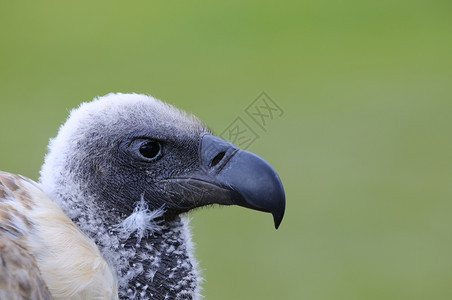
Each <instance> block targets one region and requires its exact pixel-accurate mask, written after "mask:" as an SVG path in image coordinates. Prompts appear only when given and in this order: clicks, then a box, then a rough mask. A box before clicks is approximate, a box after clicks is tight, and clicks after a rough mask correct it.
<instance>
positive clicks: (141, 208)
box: [113, 196, 165, 244]
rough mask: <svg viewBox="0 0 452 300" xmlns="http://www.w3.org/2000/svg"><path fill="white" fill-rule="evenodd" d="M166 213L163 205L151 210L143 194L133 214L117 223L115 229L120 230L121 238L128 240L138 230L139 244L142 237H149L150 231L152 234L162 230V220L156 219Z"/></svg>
mask: <svg viewBox="0 0 452 300" xmlns="http://www.w3.org/2000/svg"><path fill="white" fill-rule="evenodd" d="M164 213H165V210H164V208H163V207H161V208H158V209H156V210H153V211H150V210H149V207H148V205H147V203H146V202H145V201H144V197H143V196H141V200H140V201H139V202H137V206H136V207H135V209H134V210H133V212H132V214H131V215H130V216H128V217H127V218H126V219H125V220H124V221H122V222H121V223H119V224H118V225H115V226H114V228H113V229H114V230H115V231H117V232H118V236H119V238H121V239H123V240H127V239H128V238H129V237H130V235H131V234H132V233H134V232H136V237H137V243H138V244H139V243H140V242H141V239H142V238H143V237H147V236H148V234H149V233H150V234H152V233H154V232H157V231H160V230H161V226H160V223H161V221H160V220H157V221H156V220H155V219H157V218H160V217H161V216H163V214H164Z"/></svg>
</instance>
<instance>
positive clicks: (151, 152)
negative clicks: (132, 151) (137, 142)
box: [138, 141, 162, 159]
mask: <svg viewBox="0 0 452 300" xmlns="http://www.w3.org/2000/svg"><path fill="white" fill-rule="evenodd" d="M161 150H162V145H160V143H159V142H156V141H146V142H145V143H143V144H142V145H141V146H140V148H138V151H140V154H141V155H142V156H143V157H144V158H145V159H155V158H157V157H158V156H159V155H160V152H161Z"/></svg>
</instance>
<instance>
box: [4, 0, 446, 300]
mask: <svg viewBox="0 0 452 300" xmlns="http://www.w3.org/2000/svg"><path fill="white" fill-rule="evenodd" d="M0 43H1V44H0V101H1V106H0V128H1V130H0V140H1V150H0V169H2V170H6V171H10V172H15V173H20V174H23V175H26V176H29V177H31V178H33V179H37V178H38V172H39V168H40V165H41V164H42V161H43V157H44V154H45V153H46V144H47V141H48V139H49V138H50V137H52V136H54V135H55V134H56V132H57V129H58V126H59V125H60V124H61V123H62V122H63V121H64V119H65V118H66V117H67V114H68V111H69V110H70V109H71V108H73V107H75V106H77V105H78V104H79V103H80V102H82V101H88V100H90V99H92V98H93V97H95V96H98V95H103V94H106V93H108V92H112V91H121V92H140V93H147V94H152V95H154V96H155V97H157V98H160V99H163V100H165V101H168V102H170V103H172V104H174V105H176V106H178V107H181V108H183V109H185V110H188V111H190V112H193V113H195V114H196V115H197V116H199V117H200V118H201V119H202V120H204V121H205V122H206V123H207V124H209V126H210V127H211V128H212V129H213V130H214V131H215V132H217V133H221V132H222V131H223V130H224V129H225V128H226V127H227V126H228V125H229V124H230V123H231V122H232V121H233V120H234V119H235V118H236V117H238V116H240V117H243V119H244V120H245V121H247V122H248V121H249V119H246V117H247V116H246V114H245V112H244V109H245V108H246V107H247V106H248V105H249V104H250V103H251V102H252V101H253V100H254V99H255V98H256V97H257V96H258V95H259V94H260V93H261V92H262V91H265V92H267V94H268V95H269V96H270V97H271V98H272V99H273V100H274V101H275V102H276V103H277V104H278V105H279V106H280V107H281V108H282V109H283V110H284V115H283V116H282V117H280V118H275V119H274V120H273V121H272V122H270V123H269V124H268V126H267V127H266V131H265V132H264V131H262V130H260V129H259V128H257V129H256V132H257V133H258V134H259V135H260V138H259V139H258V140H257V141H256V142H255V143H254V144H253V145H252V147H251V148H250V150H251V151H254V152H256V153H258V154H259V155H261V156H263V157H264V158H265V159H267V160H268V161H269V162H270V163H271V164H272V165H273V166H274V167H275V168H276V169H277V171H278V172H279V174H280V176H281V178H282V180H283V183H284V185H285V188H286V192H287V210H286V217H285V220H284V221H283V223H282V225H281V227H280V229H279V230H278V231H275V230H274V229H273V224H272V220H271V216H270V215H267V214H263V213H259V212H255V211H250V210H245V209H241V208H234V207H222V208H208V209H199V210H197V211H195V212H192V213H191V217H192V219H193V221H192V228H193V233H194V241H195V243H196V244H197V251H196V255H197V257H198V259H199V261H200V266H201V268H202V269H203V275H204V278H205V282H204V284H203V287H204V292H203V293H204V295H205V296H206V298H207V299H215V300H220V299H310V300H312V299H452V234H451V230H452V217H451V214H452V197H451V196H452V180H451V179H452V176H451V175H452V172H451V167H452V159H451V155H452V141H451V127H452V120H451V119H452V118H451V114H452V104H451V100H452V99H451V94H452V2H451V1H435V0H433V1H427V0H425V1H416V0H415V1H400V0H396V1H394V0H392V1H388V0H383V1H352V0H343V1H331V0H323V1H291V2H289V1H281V2H277V1H274V2H270V1H80V0H79V1H28V2H27V1H5V0H1V1H0ZM249 124H250V125H251V126H253V124H252V122H250V123H249ZM254 126H255V124H254Z"/></svg>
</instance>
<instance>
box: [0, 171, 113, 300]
mask: <svg viewBox="0 0 452 300" xmlns="http://www.w3.org/2000/svg"><path fill="white" fill-rule="evenodd" d="M0 245H2V246H3V247H2V249H3V250H4V251H3V250H2V251H1V255H2V257H3V258H4V259H7V258H8V261H9V262H10V263H9V264H7V265H6V268H8V269H9V270H11V269H12V268H13V265H14V264H12V262H14V261H15V262H16V263H17V264H18V262H23V264H24V268H23V270H26V269H27V268H26V267H25V266H26V265H29V266H31V267H30V279H31V280H30V281H29V283H28V284H20V285H18V287H21V288H27V289H30V290H32V291H33V290H34V291H37V292H43V293H44V292H46V291H47V287H48V290H49V291H50V292H51V294H52V295H53V297H54V298H55V299H116V298H117V283H116V274H115V272H114V271H113V269H112V268H111V267H110V266H109V265H108V264H107V263H106V262H105V260H104V259H103V257H102V255H101V254H100V252H99V250H98V248H97V246H96V245H95V244H94V243H93V241H92V240H91V239H89V238H88V237H87V236H86V235H85V234H84V233H82V232H81V231H80V229H79V228H78V227H77V226H75V224H74V223H73V222H72V221H71V220H70V219H69V218H68V217H67V216H66V215H65V214H64V213H63V211H62V210H61V208H59V207H58V205H56V204H55V202H53V201H52V200H50V199H49V198H48V197H47V196H46V195H45V194H44V193H43V192H42V191H41V189H40V188H39V187H38V185H37V184H36V183H35V182H33V181H32V180H30V179H28V178H25V177H22V176H18V175H13V174H10V173H5V172H0ZM14 245H17V246H18V247H16V248H15V249H13V247H14ZM7 249H9V251H11V252H8V253H7V252H5V251H7ZM12 251H15V256H14V255H13V254H12V253H13V252H12ZM23 252H26V253H27V255H26V256H23V257H20V255H21V254H23ZM17 264H16V265H17ZM36 267H37V268H36ZM14 270H15V272H0V281H5V280H7V281H9V282H11V281H12V280H13V279H11V278H9V276H20V278H22V281H23V282H25V278H24V275H23V274H22V273H21V272H23V270H22V271H20V269H19V268H18V267H17V266H16V267H15V269H14ZM39 273H40V274H41V275H42V278H39V276H38V275H39ZM43 281H44V282H45V283H46V285H43ZM20 292H21V293H25V292H27V291H20ZM37 292H36V293H37ZM27 293H28V292H27ZM44 296H45V293H44V294H43V297H44ZM44 298H45V297H44ZM1 299H5V298H1ZM36 299H40V298H39V297H38V298H36Z"/></svg>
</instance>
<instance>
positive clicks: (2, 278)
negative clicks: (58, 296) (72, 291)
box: [0, 232, 52, 300]
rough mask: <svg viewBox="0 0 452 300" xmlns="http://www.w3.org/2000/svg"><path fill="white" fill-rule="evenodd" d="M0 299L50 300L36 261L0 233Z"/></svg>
mask: <svg viewBox="0 0 452 300" xmlns="http://www.w3.org/2000/svg"><path fill="white" fill-rule="evenodd" d="M0 299H11V300H15V299H21V300H22V299H36V300H38V299H52V296H51V295H50V292H49V290H48V289H47V286H46V284H45V282H44V280H43V279H42V276H41V273H40V272H39V269H38V267H37V265H36V260H35V259H34V257H33V256H31V255H30V254H29V253H28V252H27V251H26V250H25V249H24V248H23V247H22V246H21V245H19V244H18V243H16V242H15V241H14V240H13V239H12V238H11V237H9V236H8V235H7V234H5V233H3V232H0Z"/></svg>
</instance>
